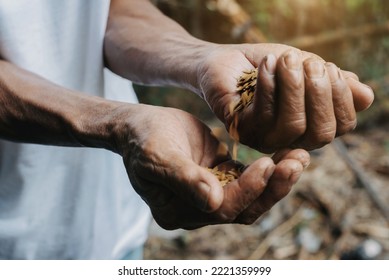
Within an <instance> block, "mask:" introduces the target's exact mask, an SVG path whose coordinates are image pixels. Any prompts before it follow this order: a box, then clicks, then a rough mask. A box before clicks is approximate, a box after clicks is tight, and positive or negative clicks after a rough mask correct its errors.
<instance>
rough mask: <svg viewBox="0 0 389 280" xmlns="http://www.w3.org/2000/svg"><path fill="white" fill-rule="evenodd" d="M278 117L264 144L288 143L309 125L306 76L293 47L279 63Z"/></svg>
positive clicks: (278, 144)
mask: <svg viewBox="0 0 389 280" xmlns="http://www.w3.org/2000/svg"><path fill="white" fill-rule="evenodd" d="M276 75H277V85H278V90H277V97H276V98H277V104H276V111H277V115H278V116H277V121H276V125H275V129H274V130H273V131H272V132H270V133H269V136H268V137H267V138H266V140H265V144H266V145H267V146H270V147H275V148H281V147H286V146H289V144H291V143H292V142H294V141H295V140H296V139H297V138H298V137H299V136H301V135H302V134H303V133H304V132H305V129H306V118H305V105H304V103H305V101H304V76H303V68H302V61H301V58H300V56H299V53H298V52H296V51H294V50H292V51H289V52H287V53H286V54H285V55H283V56H282V57H281V58H280V59H279V60H278V63H277V74H276Z"/></svg>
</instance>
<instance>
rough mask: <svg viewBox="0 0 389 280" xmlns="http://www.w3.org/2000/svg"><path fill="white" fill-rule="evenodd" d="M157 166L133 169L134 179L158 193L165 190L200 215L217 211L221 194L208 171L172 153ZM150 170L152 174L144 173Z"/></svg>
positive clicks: (221, 197) (219, 188)
mask: <svg viewBox="0 0 389 280" xmlns="http://www.w3.org/2000/svg"><path fill="white" fill-rule="evenodd" d="M157 161H158V160H157ZM161 162H162V163H161ZM161 162H160V165H155V164H153V166H152V167H147V168H144V167H142V168H140V167H139V166H135V168H134V169H135V174H136V177H139V178H141V179H143V180H148V181H151V182H153V183H154V184H156V185H157V186H158V189H159V191H160V192H161V193H162V192H164V191H166V189H168V190H169V191H171V192H173V193H174V194H175V195H176V196H177V197H178V198H179V199H182V200H184V201H186V202H187V203H188V204H190V205H192V206H194V207H196V208H198V209H200V210H202V211H206V212H212V211H215V210H216V209H218V208H219V207H220V205H221V203H222V201H223V190H222V188H221V186H220V183H219V181H218V180H217V178H216V177H215V176H214V175H212V174H211V173H210V172H209V171H208V170H206V169H205V168H203V167H201V166H199V165H197V164H196V163H194V162H193V161H192V160H190V159H188V158H183V157H182V155H178V156H177V155H174V154H172V153H171V154H169V158H165V159H164V160H163V161H161ZM150 168H151V169H152V170H153V172H149V171H148V170H149V169H150ZM150 174H153V176H152V177H151V176H150Z"/></svg>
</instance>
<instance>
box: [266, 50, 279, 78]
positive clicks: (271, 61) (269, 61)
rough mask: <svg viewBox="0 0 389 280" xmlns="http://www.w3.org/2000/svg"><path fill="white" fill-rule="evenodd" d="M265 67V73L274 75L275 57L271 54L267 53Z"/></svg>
mask: <svg viewBox="0 0 389 280" xmlns="http://www.w3.org/2000/svg"><path fill="white" fill-rule="evenodd" d="M265 68H266V71H267V73H269V74H270V75H274V73H275V72H276V57H275V56H274V55H272V54H269V55H267V56H266V58H265Z"/></svg>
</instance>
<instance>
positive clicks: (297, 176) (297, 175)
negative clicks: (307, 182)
mask: <svg viewBox="0 0 389 280" xmlns="http://www.w3.org/2000/svg"><path fill="white" fill-rule="evenodd" d="M302 173H303V172H302V171H301V170H299V171H294V172H292V174H290V176H289V178H288V181H289V182H292V183H293V184H294V183H296V182H297V181H298V179H300V177H301V174H302Z"/></svg>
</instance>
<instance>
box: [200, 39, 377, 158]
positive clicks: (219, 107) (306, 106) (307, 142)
mask: <svg viewBox="0 0 389 280" xmlns="http://www.w3.org/2000/svg"><path fill="white" fill-rule="evenodd" d="M256 67H259V71H258V77H257V87H256V93H255V96H254V100H253V102H252V103H251V104H250V105H249V106H247V108H245V109H243V110H242V111H240V112H239V114H238V124H237V132H238V135H239V141H240V142H242V143H243V144H246V145H248V146H250V147H252V148H255V149H257V150H259V151H261V152H265V153H272V152H274V151H276V150H279V149H282V148H286V147H293V148H297V147H299V148H304V149H307V150H312V149H315V148H319V147H322V146H323V145H325V144H328V143H329V142H331V141H332V140H333V139H334V138H335V137H337V136H340V135H343V134H345V133H347V132H349V131H351V130H353V129H354V128H355V126H356V112H358V111H362V110H364V109H366V108H368V107H369V106H370V104H371V103H372V102H373V99H374V95H373V91H372V90H371V88H369V87H368V86H366V85H365V84H363V83H361V82H359V80H358V77H357V76H356V75H355V74H354V73H352V72H348V71H343V70H340V69H339V68H338V67H337V66H336V65H335V64H333V63H327V62H325V61H324V60H323V59H321V58H320V57H319V56H317V55H315V54H313V53H309V52H303V51H301V50H298V49H295V48H292V47H290V46H286V45H281V44H243V45H218V46H217V47H216V48H215V49H214V50H213V51H211V52H210V53H209V54H208V56H207V57H206V58H205V59H204V61H203V63H202V64H201V66H200V67H199V68H198V69H199V70H198V81H199V88H200V91H201V93H202V94H203V95H204V98H205V100H206V101H207V102H208V104H209V106H210V107H211V109H212V110H213V111H214V112H215V114H216V115H217V116H218V118H219V119H220V120H221V121H222V122H223V123H224V124H225V126H226V128H227V129H229V128H230V127H231V123H232V122H233V119H234V117H233V116H232V115H231V110H230V108H231V104H235V103H236V102H237V100H239V98H240V96H239V94H238V93H237V91H236V85H237V80H238V78H239V77H240V76H241V75H242V73H243V71H247V70H251V69H254V68H256Z"/></svg>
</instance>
